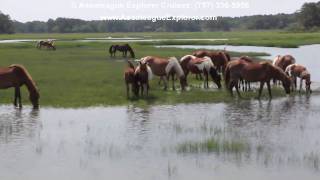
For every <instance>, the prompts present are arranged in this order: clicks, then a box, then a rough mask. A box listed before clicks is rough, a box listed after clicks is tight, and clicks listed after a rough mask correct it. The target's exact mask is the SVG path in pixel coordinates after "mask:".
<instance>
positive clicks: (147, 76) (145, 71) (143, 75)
mask: <svg viewBox="0 0 320 180" xmlns="http://www.w3.org/2000/svg"><path fill="white" fill-rule="evenodd" d="M134 75H135V81H136V82H137V85H138V87H137V91H138V94H139V89H141V96H143V94H144V91H146V95H147V96H148V94H149V87H150V86H149V80H151V79H152V71H151V68H150V67H149V66H148V65H147V63H145V62H141V61H140V62H139V66H138V67H137V68H136V70H135V72H134Z"/></svg>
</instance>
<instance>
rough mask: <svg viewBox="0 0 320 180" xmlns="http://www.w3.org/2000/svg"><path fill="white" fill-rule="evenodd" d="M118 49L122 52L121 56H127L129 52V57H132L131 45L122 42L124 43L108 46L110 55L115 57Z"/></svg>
mask: <svg viewBox="0 0 320 180" xmlns="http://www.w3.org/2000/svg"><path fill="white" fill-rule="evenodd" d="M117 51H120V52H122V56H123V57H127V52H128V51H129V52H130V55H131V58H134V57H135V55H134V51H133V49H132V48H131V46H130V45H129V44H124V45H117V44H116V45H111V46H110V48H109V53H110V56H111V57H115V56H116V52H117Z"/></svg>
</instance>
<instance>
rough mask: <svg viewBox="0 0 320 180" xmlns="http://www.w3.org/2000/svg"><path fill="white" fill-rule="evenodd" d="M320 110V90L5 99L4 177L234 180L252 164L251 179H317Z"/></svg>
mask: <svg viewBox="0 0 320 180" xmlns="http://www.w3.org/2000/svg"><path fill="white" fill-rule="evenodd" d="M319 108H320V96H315V95H312V96H311V97H307V96H303V95H301V96H294V97H285V98H280V99H274V100H272V101H264V100H263V101H258V100H252V101H250V100H248V101H243V100H242V101H235V102H233V103H226V104H225V103H219V104H180V105H175V106H173V105H166V106H148V107H143V108H141V107H135V106H127V107H112V108H103V107H101V108H99V107H97V108H87V109H54V108H42V109H41V111H32V110H31V109H28V108H25V109H23V110H17V109H13V108H12V107H11V106H8V107H7V106H3V107H2V108H1V110H0V114H1V116H0V160H1V164H0V179H19V178H21V177H25V178H27V179H44V178H46V179H47V178H48V177H50V178H52V179H92V178H94V179H106V178H108V179H129V178H130V179H139V180H140V179H170V178H171V179H195V178H201V179H211V178H212V177H216V178H219V179H234V178H235V177H239V176H241V175H243V172H246V174H248V175H247V176H245V177H246V178H245V179H256V178H257V177H261V176H264V177H267V178H266V179H268V178H271V177H273V178H274V177H277V178H275V179H283V178H284V177H288V176H290V177H291V175H292V174H294V176H293V177H295V178H298V179H299V178H300V179H301V178H307V179H316V178H317V177H318V175H319V173H320V172H319V159H320V153H319V152H320V140H319V138H318V137H319V132H320V131H319V130H320V122H319V120H318V117H319V116H320V112H319ZM30 162H32V168H31V167H30ZM123 169H125V170H126V173H123ZM230 171H232V172H233V173H232V175H233V176H232V177H231V176H230ZM61 172H63V173H61ZM270 172H271V174H273V176H272V175H270ZM278 177H279V178H278ZM50 178H49V179H50Z"/></svg>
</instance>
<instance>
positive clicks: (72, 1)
mask: <svg viewBox="0 0 320 180" xmlns="http://www.w3.org/2000/svg"><path fill="white" fill-rule="evenodd" d="M305 2H316V1H315V0H276V1H275V0H197V1H195V0H0V11H1V12H3V13H5V14H9V15H10V17H11V19H14V20H17V21H21V22H26V21H33V20H41V21H47V20H48V19H49V18H52V19H55V18H57V17H67V18H78V19H84V20H100V19H105V18H108V17H109V18H110V17H125V18H130V17H141V16H142V17H145V16H147V17H151V16H153V17H163V16H182V17H197V16H231V17H235V16H245V15H256V14H277V13H293V12H295V11H297V10H299V9H300V7H301V6H302V4H303V3H305Z"/></svg>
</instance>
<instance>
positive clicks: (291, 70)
mask: <svg viewBox="0 0 320 180" xmlns="http://www.w3.org/2000/svg"><path fill="white" fill-rule="evenodd" d="M285 72H286V73H287V74H288V75H289V76H290V77H291V80H292V90H294V89H297V78H300V88H299V93H300V92H301V89H302V81H303V80H305V86H306V92H307V93H311V92H312V90H311V88H310V85H311V80H310V79H311V75H310V73H309V71H308V70H307V68H306V67H304V66H302V65H300V64H291V65H289V66H287V68H286V71H285Z"/></svg>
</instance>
